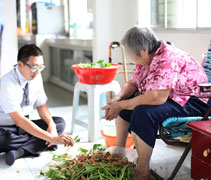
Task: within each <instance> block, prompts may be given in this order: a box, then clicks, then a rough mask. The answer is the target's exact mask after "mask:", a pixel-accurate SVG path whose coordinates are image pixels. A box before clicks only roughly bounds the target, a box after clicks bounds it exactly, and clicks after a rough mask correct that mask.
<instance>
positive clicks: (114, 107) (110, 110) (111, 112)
mask: <svg viewBox="0 0 211 180" xmlns="http://www.w3.org/2000/svg"><path fill="white" fill-rule="evenodd" d="M101 109H102V110H105V116H103V117H102V118H103V119H106V120H112V119H115V118H116V117H117V116H118V115H119V113H120V111H121V110H122V109H121V107H120V105H119V102H109V103H108V104H107V105H106V106H104V107H102V108H101Z"/></svg>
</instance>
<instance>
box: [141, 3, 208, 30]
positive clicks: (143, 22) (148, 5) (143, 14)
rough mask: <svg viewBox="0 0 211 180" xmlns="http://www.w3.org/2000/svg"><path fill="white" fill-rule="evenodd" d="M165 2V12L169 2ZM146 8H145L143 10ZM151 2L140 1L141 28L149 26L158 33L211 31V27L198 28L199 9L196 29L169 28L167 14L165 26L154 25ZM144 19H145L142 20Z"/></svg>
mask: <svg viewBox="0 0 211 180" xmlns="http://www.w3.org/2000/svg"><path fill="white" fill-rule="evenodd" d="M164 1H165V2H164V3H165V7H164V8H165V11H167V6H166V4H167V0H164ZM198 1H199V0H196V7H198ZM143 7H144V8H143ZM151 10H152V9H151V0H138V6H137V11H138V24H139V25H140V26H147V27H150V28H152V29H154V30H158V31H163V30H170V31H175V30H178V31H195V30H198V31H207V30H211V27H198V8H196V27H195V28H180V27H174V28H173V27H168V26H167V18H166V17H167V15H166V13H165V15H164V18H165V20H164V25H163V26H162V25H152V23H151ZM142 17H143V18H142ZM144 17H147V18H148V20H147V21H148V22H147V21H146V20H145V19H146V18H144Z"/></svg>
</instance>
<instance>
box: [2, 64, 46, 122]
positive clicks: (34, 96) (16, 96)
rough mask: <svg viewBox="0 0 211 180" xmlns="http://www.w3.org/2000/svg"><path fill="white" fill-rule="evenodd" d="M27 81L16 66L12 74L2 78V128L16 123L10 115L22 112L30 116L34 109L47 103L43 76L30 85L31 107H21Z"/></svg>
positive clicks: (29, 98) (39, 76)
mask: <svg viewBox="0 0 211 180" xmlns="http://www.w3.org/2000/svg"><path fill="white" fill-rule="evenodd" d="M26 83H27V80H26V79H25V78H24V77H23V75H22V74H21V73H20V71H19V70H18V67H17V66H15V67H14V68H13V69H12V70H11V71H10V72H8V73H7V74H5V75H4V76H3V77H2V78H1V93H0V126H7V125H14V124H15V123H14V121H13V120H12V118H11V117H10V116H9V113H12V112H17V111H18V112H20V113H21V114H22V115H24V116H25V115H29V114H30V113H31V111H32V110H33V107H34V106H35V107H38V106H41V105H43V104H46V102H47V96H46V94H45V91H44V88H43V81H42V76H41V74H38V75H37V77H36V78H35V79H33V80H31V81H28V83H29V95H28V100H29V105H27V106H26V105H24V106H22V107H21V102H22V100H23V95H24V87H25V85H26Z"/></svg>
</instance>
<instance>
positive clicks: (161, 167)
mask: <svg viewBox="0 0 211 180" xmlns="http://www.w3.org/2000/svg"><path fill="white" fill-rule="evenodd" d="M44 87H45V90H46V94H47V96H48V98H49V100H48V103H47V105H48V107H49V109H50V112H51V114H52V115H55V116H62V117H63V118H64V119H65V120H66V125H67V127H66V129H65V133H67V134H68V133H69V132H70V127H71V124H70V119H71V112H72V98H73V94H72V93H70V92H68V91H66V90H64V89H62V88H59V87H58V86H55V85H53V84H50V83H45V85H44ZM80 104H81V106H80V108H79V111H80V112H81V114H83V113H86V112H87V105H86V100H83V99H82V100H81V103H80ZM33 117H34V118H36V117H37V114H36V113H35V112H34V113H33ZM87 134H88V133H87V130H85V129H84V128H82V127H79V126H76V128H75V130H74V133H73V135H72V136H73V137H74V136H76V135H79V136H80V138H81V142H80V143H76V144H75V146H74V147H73V148H71V149H70V150H69V151H68V152H69V153H71V154H74V153H76V151H77V149H78V147H83V148H86V149H87V148H91V147H92V145H93V143H88V142H87ZM95 143H101V144H104V140H103V138H102V136H100V139H99V141H97V142H95ZM67 150H68V148H65V147H63V146H61V145H59V148H58V150H57V151H56V153H60V154H62V153H64V152H66V151H67ZM183 150H184V148H183V147H179V146H169V145H166V144H165V143H164V142H163V141H161V140H157V141H156V145H155V148H154V150H153V155H152V158H151V163H150V166H151V168H152V169H154V170H156V171H157V172H158V173H159V174H160V175H162V176H163V177H164V178H165V179H166V178H167V177H168V176H169V175H170V174H171V171H172V169H173V168H174V166H175V164H176V162H177V161H178V159H179V157H180V155H181V153H182V151H183ZM190 156H191V153H189V154H188V157H187V158H186V160H185V162H184V163H183V165H182V167H181V169H180V170H179V172H178V174H177V176H176V177H175V180H188V179H190ZM4 159H5V154H4V153H0V179H1V180H41V179H44V177H43V176H40V174H39V173H40V170H41V169H42V168H47V167H48V165H49V163H52V160H51V159H52V154H51V153H49V152H43V153H41V155H40V156H39V157H36V158H34V157H33V158H31V157H27V158H21V159H18V160H16V161H15V163H14V165H13V166H11V167H9V166H7V165H6V164H5V162H4Z"/></svg>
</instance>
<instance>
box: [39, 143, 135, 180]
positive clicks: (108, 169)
mask: <svg viewBox="0 0 211 180" xmlns="http://www.w3.org/2000/svg"><path fill="white" fill-rule="evenodd" d="M105 149H106V148H105V146H103V145H101V144H94V145H93V148H92V149H91V150H87V149H84V148H79V151H80V154H79V155H77V156H76V157H75V158H72V157H71V156H70V155H69V154H68V153H65V154H62V155H53V160H54V161H55V164H54V165H52V166H50V167H49V169H48V170H47V171H45V170H44V169H43V170H42V171H41V174H42V175H45V176H46V177H47V178H49V179H51V180H63V179H64V180H70V179H71V180H81V179H89V180H91V179H93V180H98V179H99V180H133V179H134V176H135V173H134V167H135V164H133V163H132V162H129V161H128V160H127V159H126V158H125V159H123V158H115V157H112V156H111V155H110V154H109V153H108V152H107V153H103V152H104V151H105Z"/></svg>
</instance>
